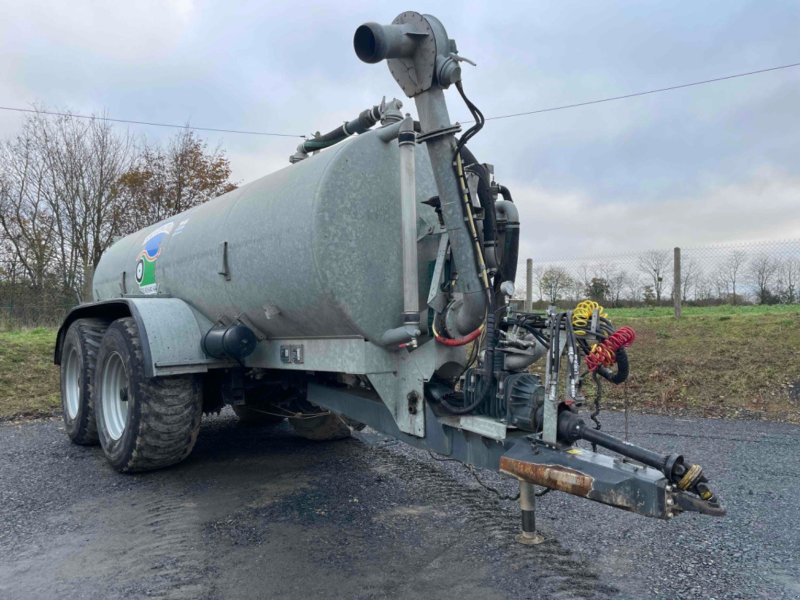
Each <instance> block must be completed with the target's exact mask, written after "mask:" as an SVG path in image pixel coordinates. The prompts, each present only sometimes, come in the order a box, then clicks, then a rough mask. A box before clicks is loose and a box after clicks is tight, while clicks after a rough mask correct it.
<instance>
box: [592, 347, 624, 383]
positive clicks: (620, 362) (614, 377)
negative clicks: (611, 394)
mask: <svg viewBox="0 0 800 600" xmlns="http://www.w3.org/2000/svg"><path fill="white" fill-rule="evenodd" d="M616 358H617V371H616V373H614V372H612V371H611V369H609V368H608V367H600V368H599V369H597V373H598V374H599V375H601V376H602V377H603V378H604V379H607V380H608V381H610V382H611V383H613V384H614V385H619V384H620V383H624V382H625V380H627V379H628V372H629V370H630V367H629V364H628V353H627V352H625V348H620V349H619V350H617V352H616Z"/></svg>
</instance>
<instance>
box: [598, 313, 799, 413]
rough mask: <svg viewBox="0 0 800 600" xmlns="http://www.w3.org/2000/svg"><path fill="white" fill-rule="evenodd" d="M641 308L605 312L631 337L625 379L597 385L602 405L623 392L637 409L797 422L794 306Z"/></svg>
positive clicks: (615, 401)
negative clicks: (680, 311)
mask: <svg viewBox="0 0 800 600" xmlns="http://www.w3.org/2000/svg"><path fill="white" fill-rule="evenodd" d="M725 308H727V309H728V310H727V311H725V310H724V309H725ZM759 309H760V310H759ZM643 310H647V309H634V310H629V311H626V310H625V309H621V310H609V311H608V312H609V315H610V317H611V319H612V320H613V321H614V324H615V325H616V326H620V325H630V326H631V327H633V328H634V329H635V330H636V342H635V343H634V344H633V346H632V347H631V348H629V352H628V353H629V356H630V359H631V375H630V378H629V380H628V382H627V384H624V385H622V386H605V389H606V390H608V393H607V395H606V400H607V402H606V404H607V405H611V406H612V407H615V408H621V407H623V406H624V404H625V399H626V396H627V400H628V403H629V406H630V408H632V409H633V410H638V411H644V412H655V413H663V414H672V415H675V414H687V415H697V416H706V417H733V418H757V419H772V420H780V421H790V422H794V423H800V307H798V306H796V305H795V306H781V307H757V306H744V307H713V308H691V309H689V310H687V311H686V312H684V316H683V318H681V319H679V320H676V319H674V318H672V317H669V316H668V314H667V315H662V314H655V315H646V314H642V311H643ZM653 310H660V309H653ZM667 310H669V309H667ZM609 388H613V389H609ZM586 393H587V396H590V395H591V393H592V392H590V390H587V392H586Z"/></svg>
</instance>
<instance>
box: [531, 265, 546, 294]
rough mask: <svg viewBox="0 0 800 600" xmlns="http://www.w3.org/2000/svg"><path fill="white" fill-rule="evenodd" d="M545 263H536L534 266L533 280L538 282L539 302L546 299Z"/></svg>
mask: <svg viewBox="0 0 800 600" xmlns="http://www.w3.org/2000/svg"><path fill="white" fill-rule="evenodd" d="M545 270H546V269H545V267H544V265H540V264H536V265H534V267H533V280H534V281H535V282H536V289H537V290H538V291H539V302H543V301H544V286H543V285H542V277H544V272H545Z"/></svg>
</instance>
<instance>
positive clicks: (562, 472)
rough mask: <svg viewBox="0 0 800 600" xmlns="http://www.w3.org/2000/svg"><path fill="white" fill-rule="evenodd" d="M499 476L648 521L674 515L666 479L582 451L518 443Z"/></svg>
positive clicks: (503, 459) (645, 469)
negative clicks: (570, 495)
mask: <svg viewBox="0 0 800 600" xmlns="http://www.w3.org/2000/svg"><path fill="white" fill-rule="evenodd" d="M500 472H501V473H505V474H507V475H511V476H512V477H515V478H517V479H519V480H520V481H527V482H529V483H533V484H536V485H541V486H544V487H547V488H550V489H553V490H558V491H561V492H566V493H567V494H572V495H574V496H581V497H583V498H588V499H589V500H594V501H595V502H600V503H602V504H608V505H609V506H614V507H616V508H621V509H623V510H627V511H630V512H635V513H637V514H640V515H644V516H646V517H655V518H658V519H669V518H671V517H672V515H673V510H674V508H673V505H672V503H669V504H668V503H667V489H666V488H667V484H668V482H667V480H666V478H665V477H664V475H663V474H662V473H660V472H659V471H657V470H655V469H651V468H649V467H645V466H640V465H635V464H631V463H626V462H622V461H619V460H615V459H614V458H612V457H610V456H606V455H603V454H597V453H595V452H591V451H589V450H584V449H582V448H575V447H573V448H568V449H566V450H556V449H553V448H552V447H550V446H549V445H545V444H540V443H538V442H536V441H534V442H533V443H527V442H521V443H517V444H516V445H514V446H513V447H512V448H511V449H510V450H508V452H506V453H505V454H504V455H503V456H502V457H501V458H500Z"/></svg>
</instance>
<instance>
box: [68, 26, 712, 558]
mask: <svg viewBox="0 0 800 600" xmlns="http://www.w3.org/2000/svg"><path fill="white" fill-rule="evenodd" d="M353 42H354V47H355V53H356V55H357V56H358V58H360V59H361V60H362V61H364V62H366V63H379V62H382V61H386V63H387V64H388V66H389V70H390V72H391V74H392V75H393V76H394V79H395V80H396V81H397V83H398V84H399V86H400V88H401V89H402V91H403V92H404V93H405V95H406V96H408V97H409V98H412V99H413V100H414V104H415V105H416V112H417V119H416V120H415V119H414V118H412V117H411V116H410V115H408V114H404V113H403V112H402V110H401V108H402V103H401V102H400V101H398V100H391V101H385V100H384V101H382V102H381V103H380V104H378V105H376V106H374V107H371V108H368V109H367V110H364V111H363V112H361V113H360V114H359V115H358V116H357V117H356V118H354V119H353V120H351V121H349V122H347V123H344V124H343V125H341V126H340V127H337V128H336V129H334V130H332V131H330V132H328V133H326V134H324V135H317V136H315V137H311V138H308V139H306V140H305V141H303V143H301V144H300V146H299V147H298V148H297V151H296V152H295V153H294V154H293V155H292V156H291V158H290V162H291V163H292V164H291V165H289V166H287V167H286V168H284V169H281V170H279V171H277V172H275V173H272V174H271V175H268V176H266V177H264V178H262V179H259V180H257V181H254V182H253V183H250V184H247V185H244V186H242V187H240V188H238V189H236V190H234V191H232V192H229V193H227V194H224V195H222V196H220V197H218V198H216V199H214V200H211V201H209V202H207V203H205V204H202V205H200V206H197V207H195V208H192V209H191V210H187V211H186V212H183V213H180V214H177V215H175V216H173V217H170V218H168V219H166V220H164V221H161V222H159V223H155V224H154V225H152V226H150V227H148V228H146V229H143V230H141V231H138V232H136V233H134V234H131V235H129V236H127V237H125V238H123V239H121V240H120V241H117V242H116V243H115V244H114V245H112V246H111V247H110V248H109V249H108V250H107V251H106V252H105V254H104V255H103V257H102V259H101V260H100V263H99V264H98V266H97V268H96V270H95V273H94V280H93V302H91V303H87V304H82V305H80V306H78V307H76V308H75V309H74V310H72V311H71V312H70V313H69V315H68V316H67V317H66V319H65V320H64V322H63V324H62V325H61V328H60V330H59V332H58V338H57V342H56V348H55V362H56V364H59V365H60V366H61V398H62V405H63V416H64V422H65V425H66V431H67V434H68V435H69V437H70V439H71V440H72V441H73V442H75V443H77V444H94V443H97V442H99V443H100V445H101V446H102V448H103V451H104V453H105V455H106V457H107V458H108V460H109V461H110V463H111V465H112V466H113V467H114V468H115V469H117V470H118V471H121V472H137V471H147V470H150V469H158V468H162V467H166V466H169V465H172V464H175V463H177V462H179V461H181V460H182V459H184V458H186V456H187V455H188V454H189V453H190V452H191V450H192V447H193V445H194V443H195V439H196V438H197V434H198V430H199V427H200V421H201V418H202V416H203V414H204V413H211V412H218V411H219V410H220V409H221V408H222V407H223V406H224V405H226V404H227V405H231V406H232V408H233V410H234V411H235V412H236V414H237V415H238V416H239V418H241V419H247V420H251V421H258V420H260V421H263V422H269V421H274V422H277V421H282V420H284V419H288V421H289V423H290V424H291V425H292V427H293V428H294V430H295V431H296V433H297V434H299V435H300V436H303V437H306V438H309V439H312V440H332V439H337V438H342V437H346V436H348V435H350V432H351V430H352V429H353V428H358V427H363V426H365V425H366V426H369V427H371V428H373V429H374V430H377V431H379V432H382V433H384V434H387V435H389V436H393V437H394V438H397V439H398V440H400V441H402V442H405V443H407V444H410V445H411V446H414V447H417V448H422V449H426V450H429V451H431V452H435V453H437V454H439V455H441V456H444V457H448V458H452V459H456V460H459V461H462V462H464V463H466V464H470V465H475V466H477V467H481V468H487V469H493V470H496V471H499V472H501V473H504V474H507V475H509V476H511V477H514V478H516V479H517V480H519V484H520V504H521V508H522V534H521V537H520V539H521V541H524V542H531V543H533V542H536V541H539V539H540V538H539V536H538V535H537V534H536V532H535V520H534V502H535V496H536V494H535V492H534V490H535V487H534V486H543V487H544V488H549V489H552V490H558V491H561V492H565V493H568V494H574V495H576V496H582V497H585V498H588V499H590V500H595V501H597V502H601V503H603V504H608V505H610V506H615V507H617V508H621V509H623V510H627V511H631V512H634V513H638V514H641V515H645V516H649V517H656V518H660V519H670V518H672V517H673V516H675V515H677V514H679V513H680V512H683V511H696V512H700V513H704V514H708V515H722V514H724V509H723V508H722V506H721V504H720V502H719V500H718V498H717V496H716V495H715V493H714V492H713V491H712V489H711V488H710V487H709V485H708V480H707V477H706V475H705V473H704V471H703V469H702V468H701V467H700V466H699V465H697V464H695V463H692V462H690V461H689V460H687V459H685V458H684V457H683V456H681V455H679V454H666V455H665V454H660V453H656V452H653V451H650V450H647V449H644V448H641V447H638V446H636V445H634V444H631V443H629V442H627V441H623V440H620V439H617V438H615V437H613V436H611V435H608V434H607V433H605V432H603V431H601V430H600V429H599V426H598V425H599V423H598V425H594V424H593V423H589V422H587V421H586V420H584V419H583V418H582V417H581V416H580V415H581V412H582V410H581V409H582V407H583V405H584V404H585V403H586V401H585V394H584V392H585V391H589V392H590V393H591V394H592V395H595V394H596V396H595V397H596V398H599V393H600V389H599V386H601V385H615V384H619V383H621V382H623V381H624V380H625V379H626V377H627V376H628V371H629V361H628V356H627V353H626V347H627V346H628V345H630V343H631V342H633V339H634V337H635V334H634V332H633V331H632V330H631V329H630V328H627V327H620V328H616V327H615V326H614V325H613V324H612V322H611V321H610V320H609V318H608V315H607V314H606V313H605V311H604V310H603V309H602V307H600V306H599V305H597V304H596V303H592V302H588V301H587V302H582V303H580V304H579V305H578V306H576V307H574V308H572V309H571V310H565V309H560V308H556V307H550V308H549V309H548V310H547V311H542V312H521V311H519V310H515V309H514V308H513V307H512V304H511V302H510V299H511V297H512V295H513V293H514V281H515V278H516V266H517V260H518V247H519V237H520V222H519V213H518V210H517V208H516V205H515V204H514V201H513V199H512V196H511V193H510V192H509V190H508V189H507V188H506V187H504V186H503V185H502V184H500V183H499V182H498V181H497V180H496V179H495V176H494V169H493V167H492V166H491V165H490V164H487V163H483V162H480V161H479V160H478V159H477V158H476V157H475V156H474V155H473V153H472V152H471V151H470V149H469V144H468V143H469V141H470V140H471V139H472V138H473V136H475V135H476V134H477V133H478V132H479V131H480V129H481V127H482V126H483V123H484V117H483V115H482V114H481V112H480V110H479V109H478V108H477V107H476V106H475V104H473V102H472V101H471V100H470V99H469V98H468V97H467V95H466V92H465V89H464V86H463V85H462V63H464V62H470V61H468V60H467V59H466V58H463V57H462V56H461V55H459V53H458V50H457V47H456V43H455V40H452V39H450V38H449V37H448V35H447V32H446V31H445V29H444V27H443V26H442V24H441V23H440V22H439V21H438V20H437V19H436V18H435V17H433V16H430V15H422V14H418V13H415V12H404V13H402V14H400V15H399V16H398V17H397V18H396V19H395V20H394V21H393V22H392V23H391V24H390V25H379V24H376V23H366V24H364V25H361V26H360V27H358V29H356V32H355V36H354V40H353ZM451 86H453V87H455V89H456V90H457V92H458V94H459V96H460V98H461V99H462V100H463V101H464V103H465V105H466V107H467V109H468V110H469V112H470V113H471V115H472V118H473V120H474V124H472V126H471V127H469V128H468V129H466V130H464V131H462V127H461V126H460V125H459V124H458V123H453V122H452V121H451V120H450V116H449V113H448V107H447V104H446V102H445V96H444V90H445V89H447V88H449V87H451ZM536 363H538V365H537V364H536ZM587 408H589V407H587ZM592 408H594V411H593V413H592V417H596V412H597V410H599V405H598V406H594V407H592ZM595 422H597V421H596V419H595ZM579 441H584V442H588V443H587V444H581V445H580V446H579V445H577V442H579ZM589 446H591V448H592V449H589ZM598 446H599V447H601V448H603V449H604V450H605V451H604V452H603V453H599V452H597V447H598ZM322 448H324V446H321V449H322Z"/></svg>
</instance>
